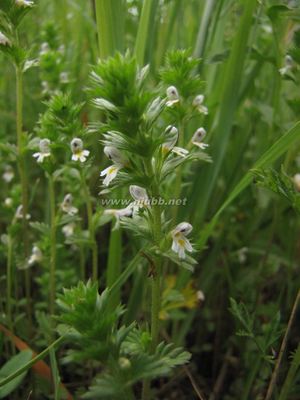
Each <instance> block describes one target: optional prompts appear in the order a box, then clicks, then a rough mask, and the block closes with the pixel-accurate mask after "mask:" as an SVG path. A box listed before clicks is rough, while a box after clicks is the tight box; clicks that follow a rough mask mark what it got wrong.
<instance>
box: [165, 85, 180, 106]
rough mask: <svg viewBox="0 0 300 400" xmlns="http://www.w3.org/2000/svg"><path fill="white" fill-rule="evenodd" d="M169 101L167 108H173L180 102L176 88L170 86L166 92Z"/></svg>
mask: <svg viewBox="0 0 300 400" xmlns="http://www.w3.org/2000/svg"><path fill="white" fill-rule="evenodd" d="M166 94H167V98H168V101H167V102H166V106H167V107H172V106H173V105H174V104H176V103H178V102H179V94H178V90H177V89H176V87H175V86H169V87H168V88H167V90H166Z"/></svg>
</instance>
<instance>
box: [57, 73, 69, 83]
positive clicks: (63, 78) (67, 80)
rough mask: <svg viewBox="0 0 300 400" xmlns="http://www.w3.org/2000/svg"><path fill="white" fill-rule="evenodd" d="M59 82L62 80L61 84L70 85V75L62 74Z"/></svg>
mask: <svg viewBox="0 0 300 400" xmlns="http://www.w3.org/2000/svg"><path fill="white" fill-rule="evenodd" d="M59 80H60V83H69V82H70V78H69V73H68V72H61V73H60V74H59Z"/></svg>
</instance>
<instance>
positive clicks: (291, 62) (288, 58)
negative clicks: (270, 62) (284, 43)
mask: <svg viewBox="0 0 300 400" xmlns="http://www.w3.org/2000/svg"><path fill="white" fill-rule="evenodd" d="M293 65H294V60H293V59H292V57H291V56H290V55H288V54H287V55H286V56H285V64H284V66H283V67H282V68H280V69H279V73H280V75H282V76H284V75H286V74H287V73H288V72H290V70H291V69H292V68H293Z"/></svg>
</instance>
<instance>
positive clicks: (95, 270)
mask: <svg viewBox="0 0 300 400" xmlns="http://www.w3.org/2000/svg"><path fill="white" fill-rule="evenodd" d="M81 178H82V184H83V190H84V196H85V201H86V212H87V219H88V230H89V236H90V240H91V241H92V278H93V281H94V282H96V281H98V249H97V243H96V238H95V229H94V224H93V207H92V201H91V194H90V191H89V188H88V186H87V183H86V179H85V176H84V174H83V173H82V174H81Z"/></svg>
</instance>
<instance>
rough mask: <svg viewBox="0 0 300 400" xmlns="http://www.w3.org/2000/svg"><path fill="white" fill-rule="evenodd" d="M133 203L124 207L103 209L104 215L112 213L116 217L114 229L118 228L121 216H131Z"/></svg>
mask: <svg viewBox="0 0 300 400" xmlns="http://www.w3.org/2000/svg"><path fill="white" fill-rule="evenodd" d="M133 208H134V207H133V204H129V206H128V207H126V208H119V209H107V210H104V213H103V214H104V215H112V216H113V217H115V218H116V225H115V229H118V228H119V226H120V218H122V217H128V218H129V217H132V216H133V211H134V210H133Z"/></svg>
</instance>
